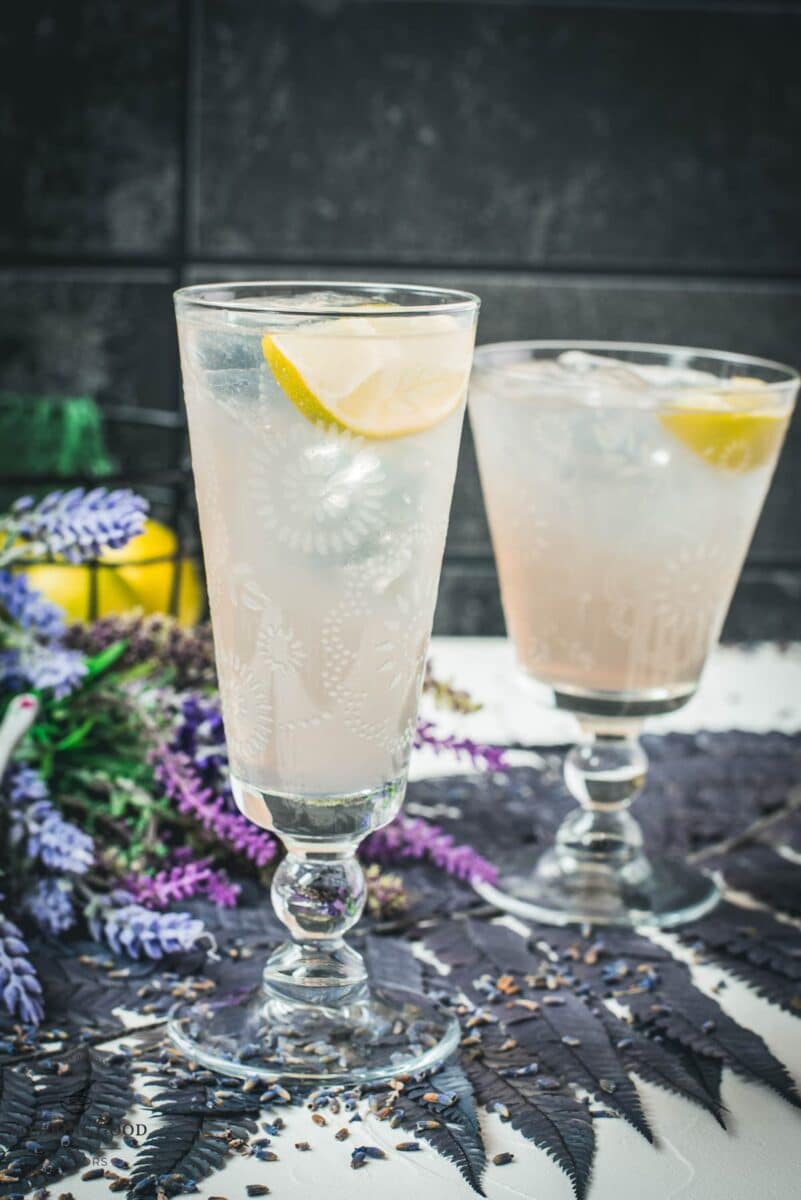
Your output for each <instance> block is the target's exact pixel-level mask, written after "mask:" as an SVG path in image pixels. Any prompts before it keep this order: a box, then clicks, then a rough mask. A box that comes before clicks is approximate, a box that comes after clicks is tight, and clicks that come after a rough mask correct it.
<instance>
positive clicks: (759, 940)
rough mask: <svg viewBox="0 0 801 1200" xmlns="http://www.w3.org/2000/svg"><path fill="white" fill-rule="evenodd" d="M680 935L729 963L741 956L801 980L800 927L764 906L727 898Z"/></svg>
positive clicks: (757, 964)
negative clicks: (746, 905) (734, 902)
mask: <svg viewBox="0 0 801 1200" xmlns="http://www.w3.org/2000/svg"><path fill="white" fill-rule="evenodd" d="M679 936H680V937H681V939H682V941H683V942H687V943H689V944H691V945H696V944H697V945H698V948H699V949H700V951H701V953H704V952H706V953H708V954H709V955H711V956H712V957H714V958H715V959H719V960H720V961H721V963H722V964H725V965H726V966H728V964H729V963H730V962H731V961H732V960H741V961H742V962H744V963H752V964H753V965H754V966H756V967H762V968H765V969H767V970H768V971H769V972H775V973H776V974H777V975H783V976H785V978H787V979H790V980H794V981H800V980H801V939H799V937H798V930H797V929H795V927H794V926H792V925H787V924H783V923H782V922H781V921H777V920H776V918H775V917H774V916H772V915H771V914H770V913H768V912H765V911H764V910H763V909H753V908H752V909H749V908H741V907H739V906H738V905H736V904H731V903H729V902H728V901H723V902H722V903H721V904H719V905H718V907H717V908H716V909H715V912H714V913H712V914H711V915H710V916H708V917H704V918H703V919H702V920H700V921H696V922H695V924H693V925H688V926H685V927H684V928H683V929H680V930H679Z"/></svg>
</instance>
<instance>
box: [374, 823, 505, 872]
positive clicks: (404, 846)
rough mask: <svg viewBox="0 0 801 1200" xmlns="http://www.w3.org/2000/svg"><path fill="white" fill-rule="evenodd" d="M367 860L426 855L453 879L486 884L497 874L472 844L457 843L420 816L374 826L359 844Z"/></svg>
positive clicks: (385, 861)
mask: <svg viewBox="0 0 801 1200" xmlns="http://www.w3.org/2000/svg"><path fill="white" fill-rule="evenodd" d="M362 855H363V857H364V858H366V859H367V861H368V862H380V863H391V862H397V860H398V859H403V858H416V859H422V858H428V859H430V861H431V862H433V863H435V864H436V865H437V866H438V867H442V869H443V870H444V871H447V872H448V874H449V875H454V876H455V877H456V878H457V879H468V880H474V879H481V880H486V881H487V882H489V883H492V882H494V880H495V878H496V877H497V874H498V871H497V868H496V867H494V866H493V865H492V863H490V862H488V861H487V859H486V858H483V857H482V855H480V854H479V853H478V851H477V850H474V849H473V847H472V846H464V845H463V846H457V845H455V844H454V840H453V838H452V837H451V835H450V834H449V833H444V832H443V830H442V829H440V827H439V826H438V825H432V824H431V823H430V822H429V821H426V820H424V819H423V818H422V817H407V816H406V815H405V814H404V813H399V814H398V816H397V817H396V818H395V820H394V821H392V822H391V823H390V824H389V825H387V826H385V828H384V829H378V830H376V832H375V833H373V834H371V835H370V837H368V838H367V839H366V841H365V842H363V844H362Z"/></svg>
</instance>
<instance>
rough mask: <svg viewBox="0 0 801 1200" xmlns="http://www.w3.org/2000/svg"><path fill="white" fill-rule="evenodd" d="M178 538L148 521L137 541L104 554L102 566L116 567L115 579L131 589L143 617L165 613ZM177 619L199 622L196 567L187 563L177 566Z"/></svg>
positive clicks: (199, 590) (200, 593) (199, 592)
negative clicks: (103, 564) (144, 614)
mask: <svg viewBox="0 0 801 1200" xmlns="http://www.w3.org/2000/svg"><path fill="white" fill-rule="evenodd" d="M177 549H178V538H177V537H176V535H175V534H174V533H173V531H172V530H171V529H169V528H168V527H167V526H166V525H162V523H161V522H160V521H154V520H152V519H151V518H148V520H147V521H145V528H144V531H143V532H142V533H140V534H139V536H138V537H135V538H132V539H131V541H130V542H128V543H127V544H126V545H125V546H121V547H120V548H119V549H117V550H107V551H106V552H105V554H104V555H103V562H104V563H119V566H118V567H117V570H116V572H115V574H116V575H118V576H119V578H120V579H122V580H123V582H124V583H125V584H126V585H127V586H128V587H129V588H130V589H131V591H132V592H133V593H134V595H135V596H136V599H137V603H138V605H139V606H140V607H141V608H142V609H143V611H144V612H146V613H159V612H169V611H170V610H171V607H172V599H173V584H174V582H175V567H176V563H175V559H174V557H173V556H174V555H175V552H176V551H177ZM179 572H180V574H179V579H178V613H177V615H178V619H179V621H181V623H182V624H185V625H191V624H193V623H194V622H195V621H198V620H199V619H200V616H201V613H202V610H203V590H202V587H201V584H200V576H199V574H198V570H197V567H196V566H195V564H194V562H192V560H191V559H188V558H183V559H181V561H180V564H179Z"/></svg>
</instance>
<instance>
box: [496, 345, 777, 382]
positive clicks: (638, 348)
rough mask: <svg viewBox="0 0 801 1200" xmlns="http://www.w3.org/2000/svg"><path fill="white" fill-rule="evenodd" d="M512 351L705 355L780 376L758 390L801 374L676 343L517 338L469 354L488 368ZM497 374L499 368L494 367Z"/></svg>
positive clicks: (742, 356) (743, 356) (754, 358)
mask: <svg viewBox="0 0 801 1200" xmlns="http://www.w3.org/2000/svg"><path fill="white" fill-rule="evenodd" d="M513 350H518V351H520V350H523V351H525V350H585V351H587V352H593V351H617V352H623V353H627V352H634V353H636V354H643V355H652V356H653V357H654V358H664V357H665V356H666V355H669V354H681V355H684V356H685V357H686V358H690V359H693V358H706V359H709V360H713V361H717V362H719V363H731V364H732V365H734V366H739V367H757V368H759V369H761V370H769V371H772V372H774V373H777V374H779V375H781V376H783V378H780V379H773V380H771V381H770V382H767V381H765V380H761V381H760V384H761V386H760V389H759V390H760V392H766V391H777V390H783V389H786V388H787V387H793V386H794V387H796V388H797V387H798V386H799V384H801V374H799V372H798V371H797V370H796V368H795V367H791V366H789V365H788V364H787V363H781V362H778V361H776V360H775V359H772V358H761V357H759V356H758V355H754V354H740V353H739V352H737V351H732V350H713V349H709V348H708V347H702V346H684V345H680V344H678V343H670V342H664V343H662V342H608V341H592V340H578V341H573V340H571V339H569V338H568V339H564V338H532V339H529V340H521V341H514V340H513V341H506V342H484V343H482V345H480V346H476V348H475V351H474V353H473V365H474V367H481V368H484V369H485V370H489V371H492V365H491V363H490V362H489V361H488V360H491V359H492V357H493V355H494V354H496V353H498V352H503V351H513ZM508 366H509V364H507V366H506V367H505V368H504V370H503V374H504V375H506V376H508V374H509V370H508ZM497 370H498V371H499V373H500V369H499V368H498V369H497ZM588 383H589V381H585V382H583V383H582V382H579V381H578V380H576V381H572V380H565V381H564V382H560V381H553V380H549V381H548V390H549V391H560V390H564V391H569V392H575V391H581V390H586V388H587V386H588ZM714 387H715V385H713V384H699V383H687V384H681V383H680V384H676V385H674V384H671V387H670V390H671V391H672V392H680V391H684V390H686V391H691V392H699V391H704V390H705V389H707V390H710V391H711V390H713V389H714Z"/></svg>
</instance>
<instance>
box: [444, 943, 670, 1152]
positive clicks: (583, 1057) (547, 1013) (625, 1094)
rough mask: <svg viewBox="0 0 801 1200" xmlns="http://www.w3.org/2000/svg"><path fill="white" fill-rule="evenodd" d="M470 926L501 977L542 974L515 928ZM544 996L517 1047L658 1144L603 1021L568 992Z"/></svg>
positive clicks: (522, 1027) (520, 1027)
mask: <svg viewBox="0 0 801 1200" xmlns="http://www.w3.org/2000/svg"><path fill="white" fill-rule="evenodd" d="M465 925H466V931H467V934H468V936H469V938H470V940H471V941H472V942H473V944H474V945H475V946H476V947H477V948H478V949H479V950H480V951H481V952H482V953H483V954H485V955H486V957H487V958H488V959H489V960H490V961H489V964H488V965H490V966H491V967H492V968H493V970H494V973H495V975H496V976H499V975H502V974H504V973H511V974H514V975H515V976H518V977H519V978H518V981H517V982H518V984H521V983H522V980H523V979H524V978H525V976H526V975H536V974H537V972H538V969H539V960H538V959H537V958H536V957H535V956H534V955H533V954H532V953H531V951H530V950H529V948H528V946H527V945H526V941H525V939H524V938H522V937H520V936H519V935H518V934H516V933H514V932H513V931H512V930H511V929H508V928H507V927H506V926H504V925H491V924H488V923H486V922H480V921H467V922H465ZM522 990H524V992H525V995H526V996H531V997H532V998H533V997H535V996H537V995H538V993H537V991H536V990H534V989H526V988H523V989H522ZM539 995H540V996H541V1004H540V1010H539V1013H538V1015H537V1016H536V1017H530V1018H529V1019H525V1020H523V1022H522V1023H521V1024H516V1025H515V1027H514V1036H515V1038H516V1039H517V1041H518V1043H519V1044H521V1045H525V1047H526V1049H528V1050H529V1051H531V1053H532V1056H533V1057H540V1058H544V1059H545V1062H546V1063H548V1064H549V1066H550V1068H551V1070H552V1071H555V1072H556V1073H558V1074H561V1075H564V1076H565V1077H566V1078H567V1079H568V1080H569V1081H570V1082H571V1083H574V1084H578V1085H580V1086H581V1087H585V1088H586V1089H587V1090H588V1091H590V1092H592V1093H593V1094H594V1095H596V1096H598V1097H599V1098H601V1099H602V1100H603V1101H604V1103H605V1104H608V1105H609V1106H610V1107H612V1108H614V1109H616V1110H617V1111H618V1112H619V1113H620V1115H621V1116H622V1117H625V1119H626V1120H627V1121H628V1122H629V1124H630V1125H632V1126H633V1127H634V1128H635V1129H636V1130H637V1131H638V1133H641V1134H642V1135H643V1137H644V1138H646V1140H647V1141H649V1142H650V1141H653V1135H652V1133H651V1130H650V1127H649V1125H648V1121H647V1119H646V1117H645V1113H644V1112H643V1110H642V1104H641V1103H640V1098H639V1095H638V1094H637V1089H636V1087H635V1086H634V1084H633V1082H632V1080H631V1079H630V1077H629V1075H628V1073H627V1072H626V1070H625V1069H624V1068H623V1066H622V1065H621V1063H620V1059H619V1058H618V1055H617V1054H616V1052H615V1049H614V1047H613V1046H612V1043H611V1042H610V1040H609V1034H608V1033H607V1031H606V1028H605V1026H604V1023H603V1021H602V1020H600V1019H599V1016H598V1015H596V1013H595V1012H593V1010H592V1009H590V1008H589V1007H588V1006H587V1005H586V1004H585V1003H584V1001H583V1000H582V999H581V998H580V997H579V996H576V995H574V993H573V992H571V991H570V990H569V989H567V988H561V989H560V990H559V995H558V996H557V995H555V994H551V995H547V994H546V995H545V996H542V994H541V993H539ZM549 1002H550V1003H549ZM524 1012H525V1010H524Z"/></svg>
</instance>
